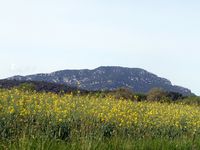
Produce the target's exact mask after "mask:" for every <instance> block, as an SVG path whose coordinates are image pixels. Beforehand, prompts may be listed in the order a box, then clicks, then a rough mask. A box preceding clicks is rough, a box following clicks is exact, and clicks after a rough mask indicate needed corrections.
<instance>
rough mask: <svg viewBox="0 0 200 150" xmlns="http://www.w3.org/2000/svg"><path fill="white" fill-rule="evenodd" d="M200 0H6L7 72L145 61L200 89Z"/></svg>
mask: <svg viewBox="0 0 200 150" xmlns="http://www.w3.org/2000/svg"><path fill="white" fill-rule="evenodd" d="M199 8H200V1H198V0H190V1H188V0H187V1H186V0H167V1H163V0H151V1H150V0H140V1H138V0H137V1H134V0H123V1H122V0H120V1H119V0H98V1H97V0H70V1H69V0H1V1H0V54H1V55H0V56H1V59H0V78H5V77H9V76H12V75H16V74H20V75H26V74H32V73H39V72H52V71H56V70H60V69H80V68H89V69H93V68H96V67H98V66H102V65H104V66H115V65H117V66H124V67H133V68H134V67H137V68H144V69H146V70H148V71H150V72H153V73H155V74H157V75H159V76H162V77H165V78H168V79H169V80H171V81H172V83H173V84H178V85H182V86H185V87H188V88H190V89H191V90H192V91H193V92H195V93H197V94H199V95H200V90H199V86H200V78H199V77H200V69H199V68H198V67H199V66H200V60H199V56H200V19H199V18H200V9H199Z"/></svg>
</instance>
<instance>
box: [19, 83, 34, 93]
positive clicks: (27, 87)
mask: <svg viewBox="0 0 200 150" xmlns="http://www.w3.org/2000/svg"><path fill="white" fill-rule="evenodd" d="M16 88H17V89H19V90H22V91H29V92H31V91H35V90H36V86H35V85H34V84H33V83H22V84H20V85H19V86H17V87H16Z"/></svg>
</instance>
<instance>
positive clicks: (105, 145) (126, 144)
mask: <svg viewBox="0 0 200 150" xmlns="http://www.w3.org/2000/svg"><path fill="white" fill-rule="evenodd" d="M199 148H200V139H198V140H195V141H191V140H190V139H187V138H186V139H185V138H182V139H174V140H170V139H140V140H133V139H129V138H124V139H123V138H120V137H112V138H109V139H101V138H100V139H90V138H81V139H73V140H70V141H62V140H56V139H49V138H45V137H43V138H42V137H38V138H27V137H23V138H20V139H18V140H14V141H4V142H0V149H2V150H55V149H57V150H68V149H70V150H102V149H105V150H107V149H109V150H118V149H119V150H129V149H130V150H133V149H135V150H158V149H159V150H160V149H162V150H191V149H193V150H195V149H199Z"/></svg>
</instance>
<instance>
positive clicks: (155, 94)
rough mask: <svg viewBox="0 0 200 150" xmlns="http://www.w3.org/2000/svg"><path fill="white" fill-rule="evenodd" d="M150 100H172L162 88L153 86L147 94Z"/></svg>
mask: <svg viewBox="0 0 200 150" xmlns="http://www.w3.org/2000/svg"><path fill="white" fill-rule="evenodd" d="M147 100H148V101H170V99H169V98H168V97H167V93H166V92H165V91H164V90H162V89H160V88H153V89H151V90H150V91H149V92H148V94H147Z"/></svg>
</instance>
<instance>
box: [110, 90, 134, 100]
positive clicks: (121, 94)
mask: <svg viewBox="0 0 200 150" xmlns="http://www.w3.org/2000/svg"><path fill="white" fill-rule="evenodd" d="M111 94H112V96H114V97H115V98H116V99H127V100H136V98H137V97H135V95H134V93H133V91H131V90H130V89H128V88H119V89H117V90H114V91H113V92H111Z"/></svg>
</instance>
